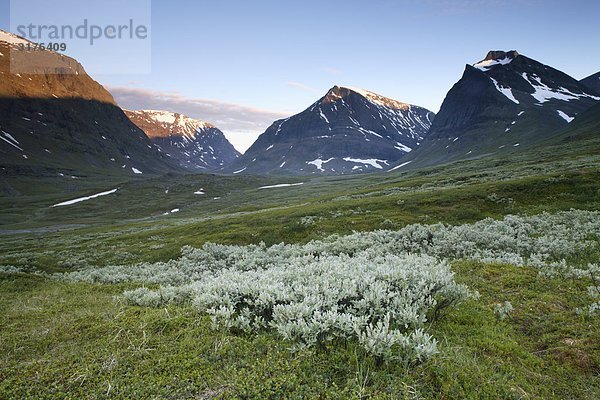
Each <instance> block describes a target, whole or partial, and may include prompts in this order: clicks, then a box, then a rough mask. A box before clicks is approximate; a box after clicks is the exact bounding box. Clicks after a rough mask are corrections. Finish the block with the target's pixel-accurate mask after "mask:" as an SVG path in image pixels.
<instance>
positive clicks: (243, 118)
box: [107, 86, 289, 152]
mask: <svg viewBox="0 0 600 400" xmlns="http://www.w3.org/2000/svg"><path fill="white" fill-rule="evenodd" d="M107 89H108V90H109V91H110V92H111V94H112V95H113V97H114V98H115V101H116V102H117V103H118V104H119V105H120V106H121V107H123V108H126V109H129V110H165V111H172V112H177V113H180V114H184V115H187V116H189V117H192V118H196V119H200V120H203V121H207V122H210V123H211V124H213V125H215V126H216V127H218V128H219V129H221V130H222V131H223V133H225V136H226V137H227V139H229V141H230V142H231V144H233V146H234V147H235V148H236V149H238V150H239V151H242V152H243V151H246V149H247V148H248V147H249V146H250V145H251V144H252V142H253V141H254V140H255V139H256V137H258V135H260V134H261V133H262V132H264V131H265V130H266V129H267V128H268V127H269V126H270V125H271V124H272V123H273V121H275V120H278V119H281V118H286V117H288V116H289V115H288V114H286V113H283V112H277V111H271V110H263V109H259V108H254V107H248V106H243V105H239V104H233V103H225V102H221V101H216V100H209V99H198V98H188V97H184V96H182V95H181V94H179V93H177V92H158V91H152V90H146V89H136V88H129V87H120V86H109V87H107Z"/></svg>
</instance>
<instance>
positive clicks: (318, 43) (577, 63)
mask: <svg viewBox="0 0 600 400" xmlns="http://www.w3.org/2000/svg"><path fill="white" fill-rule="evenodd" d="M31 1H34V0H31ZM57 1H58V0H55V1H45V4H49V5H53V6H56V4H57ZM68 1H73V0H60V1H58V2H60V3H65V2H68ZM140 1H148V2H150V0H140ZM17 2H18V3H19V4H21V5H23V4H27V2H28V0H13V4H16V3H17ZM9 3H10V1H9V0H0V28H2V29H5V30H10V28H11V22H12V21H11V18H10V13H9ZM78 3H79V4H88V5H89V6H90V7H92V5H95V6H98V5H99V4H103V5H104V6H103V9H102V12H101V13H99V12H96V11H93V12H92V11H89V12H88V13H87V14H86V13H85V12H84V13H83V14H82V11H81V10H82V9H81V7H79V8H77V9H76V10H74V11H68V10H67V11H61V12H62V13H63V14H62V16H64V17H70V18H72V19H77V18H80V17H83V16H86V17H94V16H96V15H98V14H102V15H103V16H104V17H106V18H111V16H115V18H116V16H118V15H119V14H123V13H124V11H123V9H124V8H123V7H118V6H114V7H110V6H106V5H105V4H107V3H106V1H105V2H100V1H89V2H88V3H86V2H85V1H83V2H82V1H81V0H80V1H79V2H78ZM94 3H96V4H94ZM119 3H120V4H123V3H124V2H123V1H120V2H118V3H117V4H119ZM14 7H15V6H14V5H13V8H14ZM29 8H30V9H32V8H36V7H29ZM36 9H39V7H37V8H36ZM90 10H91V8H90ZM138 11H139V9H138ZM44 12H45V11H44ZM65 13H66V14H65ZM69 13H71V15H69ZM140 13H141V11H140ZM113 14H114V15H113ZM598 15H600V1H597V0H571V1H564V0H389V1H388V0H370V1H364V0H362V1H360V0H358V1H357V0H344V1H339V0H328V1H314V0H304V1H284V0H279V1H271V0H264V1H263V0H254V1H249V0H245V1H241V0H221V1H213V0H210V1H209V0H200V1H183V0H154V1H151V12H150V13H148V18H149V21H150V22H149V25H150V35H149V39H150V41H149V42H147V43H148V46H149V48H148V52H147V55H148V57H147V59H146V58H144V52H142V51H141V50H140V49H135V50H137V51H138V52H137V53H136V52H135V51H130V52H127V51H126V52H123V53H122V54H121V53H120V55H119V56H118V57H110V56H106V54H105V53H103V52H102V50H97V49H96V51H95V53H94V54H93V55H92V56H85V57H84V56H82V58H83V59H81V58H78V60H79V61H80V62H82V64H83V65H84V67H85V68H86V69H87V70H88V72H90V73H91V75H92V77H93V78H94V79H96V80H97V81H99V82H100V83H101V84H102V85H104V86H105V87H106V88H107V89H108V90H109V91H110V92H111V93H112V94H113V96H114V97H115V99H116V100H117V102H118V103H119V104H120V105H121V106H122V107H124V108H129V109H142V108H145V109H148V108H150V109H166V110H169V111H176V112H180V113H184V114H187V115H189V116H190V117H194V118H199V119H203V120H206V121H209V122H211V123H213V124H215V125H216V126H217V127H219V128H220V129H221V130H223V131H224V133H225V134H226V136H227V137H228V139H230V141H231V142H232V143H233V144H234V146H235V147H236V148H238V150H241V151H244V150H245V149H246V148H247V147H249V146H250V145H251V144H252V142H253V141H254V140H255V139H256V137H257V136H258V135H259V134H260V133H262V132H263V131H264V130H265V129H266V128H267V127H268V126H269V125H270V124H271V123H272V122H273V121H274V120H276V119H280V118H286V117H288V116H290V115H293V114H295V113H298V112H301V111H302V110H304V109H306V108H307V107H308V106H310V105H311V104H312V103H313V102H315V101H316V100H318V99H319V98H320V97H321V96H323V95H324V94H325V93H326V92H327V90H328V89H329V88H331V87H332V86H334V85H341V86H343V85H347V86H353V87H361V88H364V89H368V90H370V91H373V92H376V93H379V94H382V95H384V96H387V97H391V98H394V99H397V100H400V101H403V102H407V103H411V104H416V105H420V106H423V107H425V108H428V109H429V110H431V111H434V112H437V111H438V110H439V108H440V106H441V104H442V102H443V100H444V97H445V95H446V93H447V92H448V90H449V89H450V88H451V87H452V85H453V84H454V83H455V82H456V81H458V79H460V77H461V75H462V72H463V71H464V67H465V64H467V63H469V64H472V63H475V62H477V61H479V60H481V59H483V58H484V57H485V55H486V53H487V52H488V51H489V50H517V51H519V52H520V53H521V54H524V55H527V56H528V57H531V58H534V59H536V60H538V61H540V62H542V63H545V64H547V65H550V66H552V67H554V68H557V69H559V70H562V71H563V72H566V73H568V74H569V75H571V76H573V77H575V78H577V79H581V78H584V77H586V76H588V75H591V74H593V73H595V72H598V71H600V51H598V50H599V48H600V47H599V46H600V45H599V44H598V43H600V31H599V30H598ZM13 19H14V18H13ZM142 50H144V49H143V48H142ZM138 53H140V54H138ZM66 54H68V55H73V56H76V54H70V53H69V50H67V51H66ZM124 60H133V61H140V60H141V61H143V64H140V67H139V68H138V69H135V68H134V70H133V71H127V73H113V72H108V73H107V72H106V71H103V68H104V69H106V67H108V66H111V65H112V64H114V63H117V62H119V61H124ZM115 65H117V64H115ZM117 66H120V65H117ZM96 67H98V68H96ZM96 71H98V72H96Z"/></svg>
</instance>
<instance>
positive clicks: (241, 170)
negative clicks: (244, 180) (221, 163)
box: [233, 167, 248, 174]
mask: <svg viewBox="0 0 600 400" xmlns="http://www.w3.org/2000/svg"><path fill="white" fill-rule="evenodd" d="M246 168H248V167H244V168H242V169H240V170H237V171H234V172H233V173H234V174H239V173H240V172H244V171H245V170H246Z"/></svg>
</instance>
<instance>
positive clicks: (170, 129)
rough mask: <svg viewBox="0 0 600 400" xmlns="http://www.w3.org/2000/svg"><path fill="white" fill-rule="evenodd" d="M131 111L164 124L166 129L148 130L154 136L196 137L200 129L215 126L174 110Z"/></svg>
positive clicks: (149, 134) (150, 135)
mask: <svg viewBox="0 0 600 400" xmlns="http://www.w3.org/2000/svg"><path fill="white" fill-rule="evenodd" d="M127 111H128V112H129V113H132V114H135V115H137V116H139V118H146V119H149V120H152V121H154V122H155V123H156V124H158V125H162V126H163V128H164V129H155V130H151V131H149V132H147V133H146V134H147V135H148V136H149V137H153V136H161V137H164V136H171V135H180V136H187V137H190V138H194V137H196V134H197V132H198V131H202V130H205V129H209V128H214V125H212V124H210V123H208V122H205V121H202V120H199V119H194V118H190V117H188V116H186V115H183V114H179V113H176V112H172V111H162V110H140V111H131V110H127Z"/></svg>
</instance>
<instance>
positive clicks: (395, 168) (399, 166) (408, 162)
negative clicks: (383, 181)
mask: <svg viewBox="0 0 600 400" xmlns="http://www.w3.org/2000/svg"><path fill="white" fill-rule="evenodd" d="M411 162H412V161H407V162H404V163H402V164H400V165H396V166H395V167H394V168H392V169H390V170H389V171H388V172H390V171H395V170H397V169H398V168H402V167H404V166H405V165H408V164H410V163H411Z"/></svg>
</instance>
